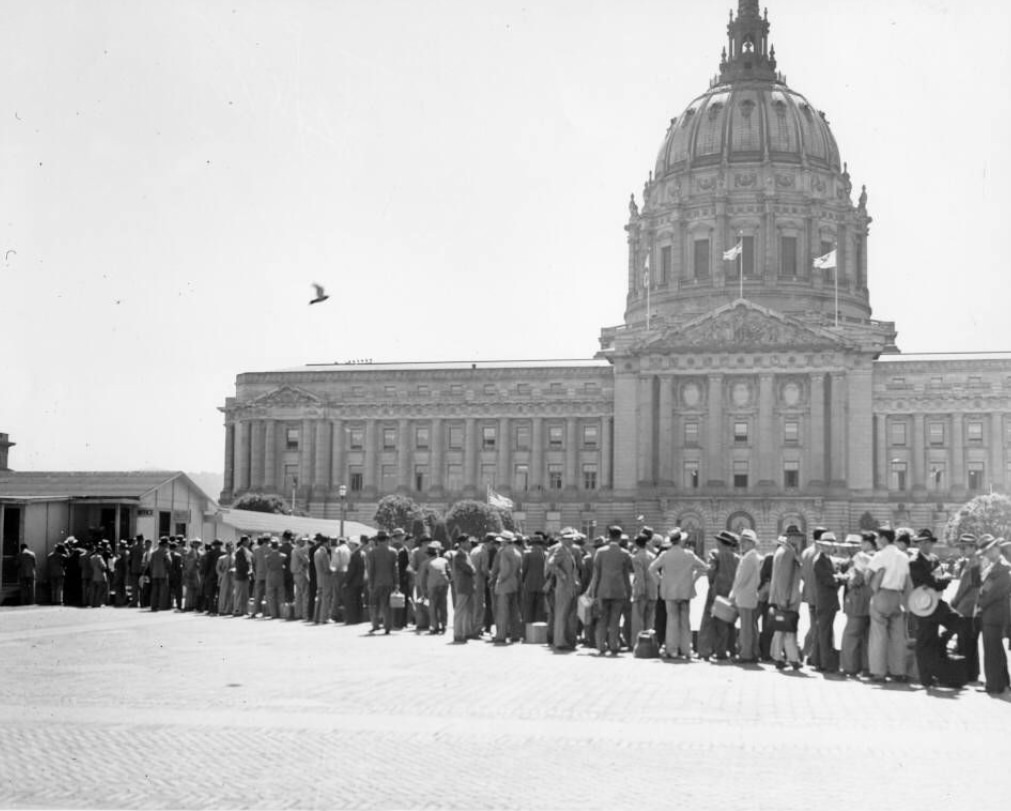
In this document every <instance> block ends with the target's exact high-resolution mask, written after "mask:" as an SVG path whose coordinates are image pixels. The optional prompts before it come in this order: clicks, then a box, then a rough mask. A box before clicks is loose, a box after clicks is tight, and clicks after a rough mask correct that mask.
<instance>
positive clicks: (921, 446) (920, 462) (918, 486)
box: [910, 413, 927, 490]
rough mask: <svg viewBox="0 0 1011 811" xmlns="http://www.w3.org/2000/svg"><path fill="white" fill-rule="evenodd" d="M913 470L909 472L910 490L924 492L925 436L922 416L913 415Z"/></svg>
mask: <svg viewBox="0 0 1011 811" xmlns="http://www.w3.org/2000/svg"><path fill="white" fill-rule="evenodd" d="M912 442H913V469H912V471H910V474H911V475H910V480H911V482H912V487H911V489H912V490H926V488H927V475H926V471H925V470H924V453H925V451H926V445H927V436H926V431H925V429H924V425H923V414H917V413H914V414H913V438H912Z"/></svg>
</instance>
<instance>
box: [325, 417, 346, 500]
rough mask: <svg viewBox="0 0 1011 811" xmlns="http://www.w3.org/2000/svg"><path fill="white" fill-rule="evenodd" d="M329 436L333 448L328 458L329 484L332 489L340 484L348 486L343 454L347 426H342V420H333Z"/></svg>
mask: <svg viewBox="0 0 1011 811" xmlns="http://www.w3.org/2000/svg"><path fill="white" fill-rule="evenodd" d="M330 436H331V445H332V449H333V450H332V453H331V458H330V482H331V486H332V487H333V488H334V489H336V488H338V487H340V486H341V485H342V484H343V485H344V486H345V487H348V486H349V485H350V482H349V481H348V467H347V457H346V456H345V449H346V447H347V428H345V426H344V420H334V421H333V424H332V425H331V426H330Z"/></svg>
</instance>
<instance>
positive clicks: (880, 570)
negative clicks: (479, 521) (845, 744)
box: [19, 526, 1011, 695]
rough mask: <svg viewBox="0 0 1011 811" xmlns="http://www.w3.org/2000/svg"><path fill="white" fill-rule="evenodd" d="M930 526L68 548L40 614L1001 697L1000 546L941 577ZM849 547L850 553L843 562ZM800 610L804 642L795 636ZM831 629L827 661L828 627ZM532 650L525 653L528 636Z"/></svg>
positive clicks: (1005, 683)
mask: <svg viewBox="0 0 1011 811" xmlns="http://www.w3.org/2000/svg"><path fill="white" fill-rule="evenodd" d="M936 542H937V539H936V538H935V537H934V535H933V533H932V532H931V531H930V530H926V529H925V530H921V531H920V532H915V531H913V530H910V529H891V528H882V529H879V530H877V531H874V532H864V533H863V534H862V535H861V536H860V541H859V548H855V546H853V545H850V544H845V543H840V542H839V541H838V540H837V539H836V536H835V535H834V533H832V532H829V531H827V530H826V529H824V528H817V529H815V530H814V531H813V533H812V538H811V542H810V543H808V542H807V538H806V536H805V534H804V533H803V532H802V531H801V530H800V529H799V528H798V527H796V526H789V527H787V529H786V531H785V533H784V534H783V535H782V536H781V537H780V538H779V539H778V540H777V542H776V547H775V551H773V552H769V553H766V554H764V555H763V554H762V553H761V552H760V551H759V546H760V545H759V539H758V537H757V535H756V534H755V532H754V531H752V530H750V529H745V530H743V531H742V532H741V533H739V534H738V533H733V532H729V531H725V532H720V533H719V534H718V535H717V536H716V546H715V548H714V549H713V550H711V551H710V552H709V554H708V555H707V556H706V559H702V558H701V557H699V556H698V555H697V554H696V551H695V549H694V548H693V546H692V544H691V543H690V542H689V541H688V536H687V534H686V533H685V532H683V531H681V530H680V529H678V528H675V529H673V530H671V531H670V532H668V533H665V534H659V533H654V532H653V530H651V529H650V528H649V527H644V528H643V529H642V530H641V531H639V532H638V533H637V534H636V535H635V537H634V538H629V537H628V536H627V535H625V533H624V532H623V531H622V529H621V527H618V526H612V527H609V528H608V531H607V535H606V537H605V536H601V537H598V538H595V539H592V540H591V539H588V538H587V537H586V536H584V535H583V534H582V533H580V532H578V531H576V530H575V529H571V528H567V529H564V530H562V531H561V532H560V533H558V535H557V536H556V537H553V536H551V535H549V534H547V533H543V532H537V533H534V534H533V535H532V536H530V537H524V536H522V535H519V534H516V533H513V532H510V531H508V530H505V531H502V532H496V533H488V534H486V535H484V536H483V537H481V538H475V537H472V536H468V535H464V534H461V535H459V536H458V537H457V538H456V540H455V544H454V545H453V548H452V549H449V550H447V549H444V548H443V545H442V544H441V543H440V542H439V541H437V540H433V539H432V538H430V537H429V536H427V535H423V536H421V537H419V538H416V539H415V538H411V537H409V536H408V535H407V534H406V533H405V532H404V531H403V530H402V529H396V530H394V531H393V532H392V533H387V532H386V531H384V530H380V531H379V532H378V533H377V534H376V535H375V536H373V537H369V536H361V537H360V538H359V539H357V540H355V539H349V538H337V539H331V538H327V537H324V536H322V535H317V536H316V537H315V538H312V539H311V538H309V537H308V536H302V537H299V538H296V537H295V536H294V535H293V534H292V533H290V532H285V533H284V534H283V535H282V536H281V537H280V538H278V537H270V536H263V537H259V538H257V539H255V541H254V539H252V538H250V537H248V536H243V537H242V538H241V539H240V540H239V541H238V543H237V544H235V545H233V544H232V543H231V542H228V543H222V541H220V540H215V541H213V542H212V543H210V544H208V545H207V546H206V547H205V546H204V544H203V543H202V542H201V541H200V540H199V539H191V540H186V539H184V538H182V537H163V538H160V539H159V540H158V541H157V543H155V542H153V541H152V540H150V539H145V538H144V537H143V536H142V535H138V536H137V537H136V538H134V539H133V540H123V541H121V542H120V543H119V544H118V546H117V547H116V548H115V549H114V548H113V546H112V544H110V543H109V542H108V541H99V542H80V541H77V540H76V539H74V538H68V539H67V540H66V541H65V542H61V543H58V544H56V545H55V547H54V549H53V551H52V552H51V553H50V554H49V555H48V557H47V559H46V560H45V564H44V565H45V573H46V578H45V579H46V580H47V581H48V585H49V590H50V601H51V602H53V603H55V604H66V605H73V606H87V607H101V606H105V605H115V606H130V607H142V608H149V609H150V610H151V611H165V610H170V609H173V608H174V609H175V610H177V611H196V612H205V613H207V614H210V615H231V616H236V617H243V616H246V617H250V618H256V617H269V618H273V619H281V618H284V619H289V620H303V621H306V622H312V623H316V624H326V623H328V622H330V621H335V622H343V623H347V624H358V623H362V622H367V623H369V631H368V633H370V634H375V633H380V632H381V633H384V634H390V633H391V632H393V631H397V630H401V629H408V628H411V627H412V626H413V629H414V630H415V631H416V632H422V631H427V632H428V633H430V634H445V633H447V628H448V626H449V622H450V610H449V607H450V604H451V605H452V633H453V641H454V642H455V643H460V644H463V643H466V642H468V641H470V640H477V639H486V640H487V641H490V642H494V643H496V644H500V645H507V644H510V643H513V642H521V641H532V640H531V629H533V631H534V633H533V637H536V636H537V634H536V630H537V629H540V630H541V631H543V635H544V637H545V640H546V642H547V644H549V645H550V646H552V647H553V648H554V649H556V650H560V651H564V650H574V649H575V648H576V647H577V646H578V645H584V646H588V647H591V648H595V649H596V650H597V651H598V652H599V655H601V656H607V655H611V656H618V655H619V654H620V653H621V651H623V650H632V651H634V653H635V655H636V656H643V657H646V656H663V657H665V658H668V659H681V660H684V661H690V660H708V661H715V662H728V661H735V662H737V663H740V664H742V665H758V664H759V663H763V662H764V663H770V664H773V665H774V666H775V667H776V668H778V669H780V670H785V669H787V668H790V669H792V670H800V669H802V668H803V667H805V666H806V667H809V668H812V669H814V670H815V671H817V672H820V673H838V674H841V675H843V676H848V677H853V678H864V679H866V680H868V681H869V682H879V683H880V682H885V681H894V682H907V681H909V680H910V679H911V678H916V679H918V680H919V682H920V683H922V684H923V685H925V686H927V687H933V686H947V687H954V688H961V687H963V686H965V685H966V684H968V683H970V682H975V681H978V680H979V677H980V675H981V674H980V669H981V668H980V664H981V663H980V656H979V649H980V641H981V640H982V648H983V659H982V675H983V676H984V678H985V684H984V686H983V688H982V689H983V690H985V691H986V692H987V693H990V694H991V695H1001V694H1003V693H1004V692H1005V691H1006V690H1008V689H1009V686H1011V681H1009V676H1008V665H1007V654H1006V652H1005V649H1004V639H1005V638H1006V637H1008V636H1009V631H1011V565H1009V559H1011V542H1008V541H1005V540H1004V539H1003V538H994V537H992V536H990V535H984V536H982V537H980V538H974V537H972V536H963V538H962V539H961V542H962V544H963V546H964V545H968V546H969V547H970V548H971V549H973V550H974V551H973V552H972V553H971V554H970V555H967V556H966V557H964V558H963V559H962V560H960V561H959V562H958V567H957V570H958V574H959V575H960V577H959V580H958V584H957V590H956V591H955V593H954V596H953V598H952V600H951V602H950V603H949V602H947V601H946V600H945V599H944V594H945V592H946V591H947V590H948V586H949V584H950V583H951V579H952V573H951V572H949V570H948V567H947V566H946V565H945V564H942V562H941V561H940V560H938V558H937V557H936V556H935V555H934V554H933V547H934V544H935V543H936ZM847 547H852V548H847ZM19 568H20V575H21V587H22V601H23V602H34V601H35V578H36V575H37V564H36V560H35V556H34V554H33V553H32V552H31V551H30V550H29V549H28V548H27V547H26V546H23V547H22V550H21V557H20V560H19ZM701 578H706V579H707V580H708V589H707V592H706V596H705V600H704V605H703V610H702V621H701V625H700V627H699V628H698V630H697V632H693V631H692V628H691V621H690V616H691V605H692V601H693V600H694V599H695V598H696V597H697V594H698V592H697V589H696V584H697V582H698V581H699V580H700V579H701ZM805 604H806V606H807V617H808V630H807V634H806V636H805V638H804V639H803V640H801V639H800V638H799V637H798V628H799V623H800V615H801V611H802V610H803V608H804V605H805ZM840 610H842V611H843V612H844V613H845V616H846V623H845V629H844V631H843V634H842V639H841V645H840V648H837V647H836V644H835V638H834V636H835V632H834V628H835V620H836V615H837V613H838V612H839V611H840ZM537 641H540V640H537Z"/></svg>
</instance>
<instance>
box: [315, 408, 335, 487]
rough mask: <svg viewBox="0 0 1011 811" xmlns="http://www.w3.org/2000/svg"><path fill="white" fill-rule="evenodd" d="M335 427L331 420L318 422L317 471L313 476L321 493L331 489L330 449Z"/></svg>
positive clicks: (316, 443)
mask: <svg viewBox="0 0 1011 811" xmlns="http://www.w3.org/2000/svg"><path fill="white" fill-rule="evenodd" d="M332 428H333V426H332V424H331V423H330V421H329V420H318V421H317V422H316V442H315V454H316V470H315V473H314V474H313V486H314V487H315V488H316V489H318V490H320V491H321V492H326V491H327V490H329V489H330V482H331V479H330V449H331V446H332V445H333V437H331V435H330V431H331V430H332Z"/></svg>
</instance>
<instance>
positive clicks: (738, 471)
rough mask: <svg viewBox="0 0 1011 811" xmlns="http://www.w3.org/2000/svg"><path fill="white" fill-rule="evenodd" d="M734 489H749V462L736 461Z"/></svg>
mask: <svg viewBox="0 0 1011 811" xmlns="http://www.w3.org/2000/svg"><path fill="white" fill-rule="evenodd" d="M734 489H735V490H747V489H748V463H747V462H734Z"/></svg>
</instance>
